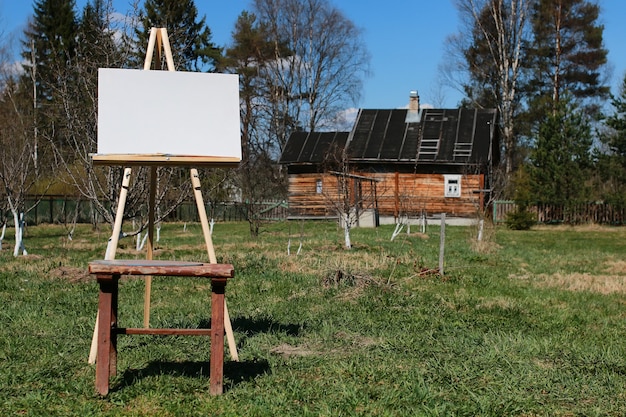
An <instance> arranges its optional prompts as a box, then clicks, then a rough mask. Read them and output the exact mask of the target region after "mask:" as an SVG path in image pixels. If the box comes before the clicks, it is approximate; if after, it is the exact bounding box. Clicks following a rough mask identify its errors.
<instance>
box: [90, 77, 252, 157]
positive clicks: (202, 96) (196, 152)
mask: <svg viewBox="0 0 626 417" xmlns="http://www.w3.org/2000/svg"><path fill="white" fill-rule="evenodd" d="M98 154H142V155H145V154H166V155H177V156H217V157H234V158H238V159H241V138H240V123H239V78H238V76H237V75H236V74H211V73H197V72H177V71H145V70H129V69H111V68H101V69H99V70H98Z"/></svg>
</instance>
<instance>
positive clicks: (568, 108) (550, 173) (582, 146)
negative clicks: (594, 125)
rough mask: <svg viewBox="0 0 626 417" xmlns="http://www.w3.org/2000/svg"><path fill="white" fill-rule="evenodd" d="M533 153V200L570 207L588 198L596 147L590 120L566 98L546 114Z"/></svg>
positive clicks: (531, 169) (531, 161) (530, 174)
mask: <svg viewBox="0 0 626 417" xmlns="http://www.w3.org/2000/svg"><path fill="white" fill-rule="evenodd" d="M534 145H535V146H534V147H533V149H532V150H531V152H530V166H529V168H528V173H529V176H530V187H531V196H532V198H533V200H535V201H540V202H546V203H557V204H567V203H571V202H576V201H581V200H585V199H587V198H588V195H587V191H588V190H587V185H588V184H587V179H588V178H589V174H590V167H591V160H590V150H591V145H592V138H591V125H590V123H589V118H588V116H586V115H585V114H584V112H583V111H582V110H581V109H579V108H577V107H576V105H575V103H574V100H573V99H572V98H570V97H569V96H567V95H565V96H562V97H561V100H560V101H559V102H558V103H556V105H555V107H554V111H553V112H548V113H546V114H545V116H544V119H543V120H542V121H541V123H540V125H539V129H538V132H537V134H536V139H535V144H534Z"/></svg>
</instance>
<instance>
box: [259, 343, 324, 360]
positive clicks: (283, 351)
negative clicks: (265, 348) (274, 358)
mask: <svg viewBox="0 0 626 417" xmlns="http://www.w3.org/2000/svg"><path fill="white" fill-rule="evenodd" d="M270 353H273V354H275V355H281V356H284V357H286V358H289V357H291V356H311V355H315V354H317V352H314V351H312V350H310V349H308V348H306V347H303V346H291V345H288V344H287V343H283V344H281V345H278V346H276V347H273V348H272V349H270Z"/></svg>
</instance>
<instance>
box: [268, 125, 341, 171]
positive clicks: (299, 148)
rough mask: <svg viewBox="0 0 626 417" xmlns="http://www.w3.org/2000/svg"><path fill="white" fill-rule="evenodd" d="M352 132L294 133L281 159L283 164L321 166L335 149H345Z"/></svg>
mask: <svg viewBox="0 0 626 417" xmlns="http://www.w3.org/2000/svg"><path fill="white" fill-rule="evenodd" d="M349 134H350V132H294V133H292V134H291V136H289V140H288V141H287V143H286V144H285V149H284V150H283V153H282V155H281V157H280V163H281V164H298V163H300V164H320V163H322V162H324V160H325V158H326V156H327V155H328V153H329V152H331V151H332V150H333V149H343V148H344V146H345V145H346V141H347V140H348V135H349Z"/></svg>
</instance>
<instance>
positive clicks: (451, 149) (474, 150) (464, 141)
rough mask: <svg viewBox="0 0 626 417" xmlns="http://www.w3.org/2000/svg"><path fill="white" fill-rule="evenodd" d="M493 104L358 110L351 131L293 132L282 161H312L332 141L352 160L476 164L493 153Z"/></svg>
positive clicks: (318, 158)
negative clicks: (415, 110)
mask: <svg viewBox="0 0 626 417" xmlns="http://www.w3.org/2000/svg"><path fill="white" fill-rule="evenodd" d="M496 123H497V111H496V110H495V109H481V110H478V109H423V110H422V111H421V112H420V114H419V118H418V117H417V115H416V114H415V113H410V112H409V110H407V109H393V110H375V109H372V110H369V109H362V110H360V111H359V114H358V116H357V120H356V122H355V125H354V128H353V129H352V131H351V132H349V133H348V132H323V133H321V132H313V133H307V132H296V133H294V134H292V135H291V137H290V138H289V140H288V141H287V144H286V146H285V150H284V151H283V154H282V156H281V159H280V162H281V163H283V164H295V163H300V164H305V163H309V164H316V163H321V162H323V160H324V157H325V155H326V154H327V153H328V151H329V149H330V148H331V147H332V146H335V147H343V146H344V145H345V144H346V142H347V146H348V155H349V158H350V160H351V161H354V162H398V163H400V162H404V163H407V162H410V163H417V164H420V163H423V164H455V165H464V164H468V163H469V164H474V163H485V162H487V161H488V160H491V159H492V155H493V153H494V152H497V149H492V147H493V146H496V147H497V144H494V142H493V140H494V135H495V134H497V129H494V127H495V125H496Z"/></svg>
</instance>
